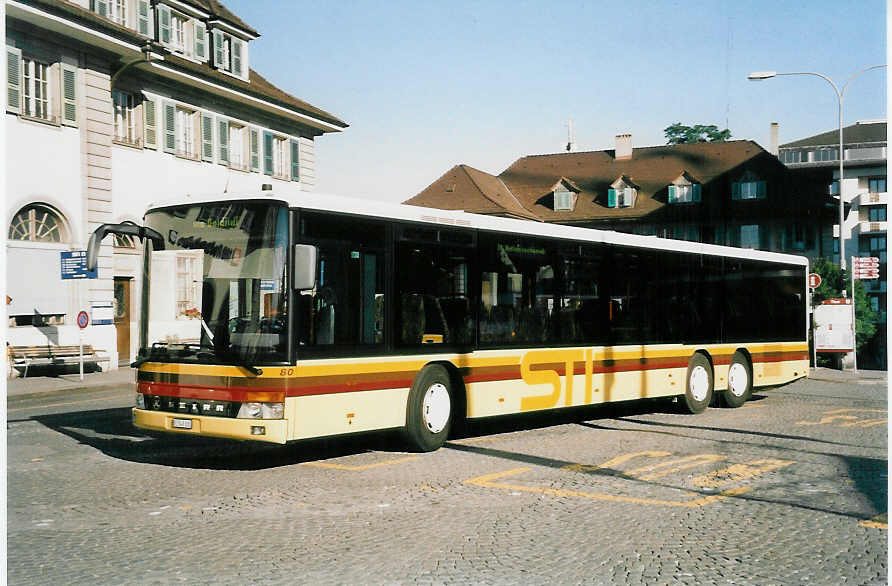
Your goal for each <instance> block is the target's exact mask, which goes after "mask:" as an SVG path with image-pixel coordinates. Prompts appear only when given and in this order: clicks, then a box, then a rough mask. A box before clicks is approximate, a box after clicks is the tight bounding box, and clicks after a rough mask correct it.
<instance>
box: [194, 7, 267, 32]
mask: <svg viewBox="0 0 892 586" xmlns="http://www.w3.org/2000/svg"><path fill="white" fill-rule="evenodd" d="M182 1H183V2H185V3H186V4H191V5H193V6H196V7H198V8H201V9H202V10H204V11H206V12H210V13H211V14H212V15H214V16H216V17H217V18H219V19H220V20H224V21H226V22H227V23H229V24H231V25H233V26H236V27H238V28H240V29H242V30H243V31H245V32H249V33H251V34H252V35H254V36H255V37H259V36H260V33H258V32H257V31H256V30H254V29H253V28H251V27H250V26H249V25H248V24H247V23H245V21H243V20H242V19H241V18H239V17H238V16H237V15H236V14H235V13H234V12H232V11H231V10H229V9H228V8H226V6H224V5H223V3H222V2H220V1H219V0H182Z"/></svg>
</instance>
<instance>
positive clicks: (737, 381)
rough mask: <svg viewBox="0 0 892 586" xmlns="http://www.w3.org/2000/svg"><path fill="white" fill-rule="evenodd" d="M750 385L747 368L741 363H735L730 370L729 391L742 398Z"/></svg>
mask: <svg viewBox="0 0 892 586" xmlns="http://www.w3.org/2000/svg"><path fill="white" fill-rule="evenodd" d="M748 385H749V374H748V373H747V371H746V367H745V366H744V365H742V364H741V363H739V362H735V363H734V364H732V365H731V368H730V369H729V370H728V390H729V391H731V394H732V395H734V396H735V397H742V396H743V394H744V393H745V392H746V387H747V386H748Z"/></svg>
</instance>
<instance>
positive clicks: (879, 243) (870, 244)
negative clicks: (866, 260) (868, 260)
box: [866, 236, 886, 263]
mask: <svg viewBox="0 0 892 586" xmlns="http://www.w3.org/2000/svg"><path fill="white" fill-rule="evenodd" d="M866 240H867V243H866V244H867V252H869V253H870V256H875V257H877V258H879V259H880V262H881V263H885V262H886V237H885V236H870V237H869V238H867V239H866Z"/></svg>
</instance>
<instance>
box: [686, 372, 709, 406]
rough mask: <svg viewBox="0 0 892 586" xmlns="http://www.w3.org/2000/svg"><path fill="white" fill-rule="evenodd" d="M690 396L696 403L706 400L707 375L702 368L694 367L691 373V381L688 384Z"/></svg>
mask: <svg viewBox="0 0 892 586" xmlns="http://www.w3.org/2000/svg"><path fill="white" fill-rule="evenodd" d="M688 389H689V390H690V391H691V396H692V397H693V398H694V400H695V401H697V402H698V403H699V402H700V401H703V400H705V399H706V395H707V393H709V373H708V372H706V369H705V368H703V367H702V366H699V365H698V366H695V367H694V369H693V370H692V371H691V380H690V382H689V384H688Z"/></svg>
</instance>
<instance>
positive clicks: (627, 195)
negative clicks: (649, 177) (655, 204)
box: [623, 187, 635, 208]
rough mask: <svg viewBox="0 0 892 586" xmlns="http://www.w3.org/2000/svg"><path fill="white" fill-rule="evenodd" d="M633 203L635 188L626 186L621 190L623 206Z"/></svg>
mask: <svg viewBox="0 0 892 586" xmlns="http://www.w3.org/2000/svg"><path fill="white" fill-rule="evenodd" d="M634 205H635V190H634V189H633V188H631V187H626V188H625V190H623V207H625V208H629V207H632V206H634Z"/></svg>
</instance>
